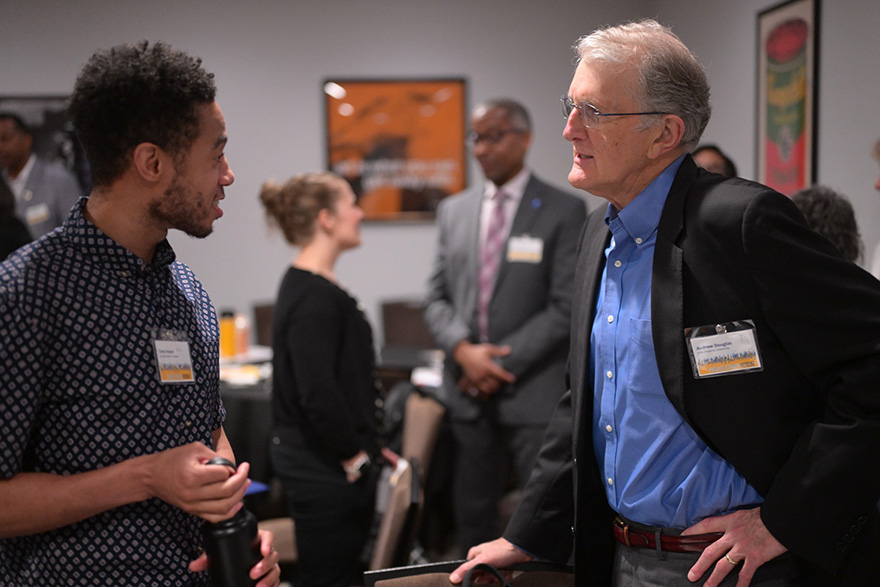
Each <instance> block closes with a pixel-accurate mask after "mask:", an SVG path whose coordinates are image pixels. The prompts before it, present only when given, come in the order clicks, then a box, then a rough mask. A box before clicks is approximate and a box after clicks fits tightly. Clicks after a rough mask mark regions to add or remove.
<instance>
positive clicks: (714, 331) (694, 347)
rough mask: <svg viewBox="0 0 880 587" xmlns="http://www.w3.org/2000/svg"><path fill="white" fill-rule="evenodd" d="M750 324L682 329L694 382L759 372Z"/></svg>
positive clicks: (758, 355)
mask: <svg viewBox="0 0 880 587" xmlns="http://www.w3.org/2000/svg"><path fill="white" fill-rule="evenodd" d="M755 332H756V329H755V323H754V322H753V321H751V320H736V321H734V322H723V323H721V324H709V325H707V326H694V327H691V328H685V329H684V338H685V341H686V342H687V347H688V355H690V358H691V367H692V368H693V371H694V377H695V378H696V379H704V378H706V377H720V376H722V375H736V374H739V373H751V372H753V371H763V370H764V364H763V363H762V361H761V349H760V348H758V337H757V335H756V334H755Z"/></svg>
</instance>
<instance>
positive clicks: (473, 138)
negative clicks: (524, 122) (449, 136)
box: [467, 128, 528, 145]
mask: <svg viewBox="0 0 880 587" xmlns="http://www.w3.org/2000/svg"><path fill="white" fill-rule="evenodd" d="M525 132H528V131H526V130H522V129H519V128H507V129H504V130H496V131H494V132H490V133H487V134H484V135H481V134H478V133H475V132H469V133H468V134H467V142H468V144H470V145H476V144H477V143H486V144H488V145H497V144H498V143H500V142H501V141H502V139H504V137H506V136H507V135H518V134H523V133H525Z"/></svg>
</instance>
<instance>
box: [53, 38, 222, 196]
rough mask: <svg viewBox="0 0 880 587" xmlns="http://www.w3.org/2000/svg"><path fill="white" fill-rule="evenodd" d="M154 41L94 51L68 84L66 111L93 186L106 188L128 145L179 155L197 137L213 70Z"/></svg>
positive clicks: (125, 160) (119, 170) (123, 164)
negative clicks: (150, 146) (70, 89)
mask: <svg viewBox="0 0 880 587" xmlns="http://www.w3.org/2000/svg"><path fill="white" fill-rule="evenodd" d="M201 63H202V62H201V59H196V58H193V57H190V56H188V55H187V54H185V53H182V52H180V51H176V50H174V49H172V48H171V47H170V46H169V45H167V44H165V43H162V42H157V43H154V44H153V45H150V43H149V42H148V41H142V42H140V43H138V44H137V45H118V46H116V47H113V48H111V49H109V50H101V51H98V52H96V53H95V54H94V55H92V57H91V58H90V59H89V61H88V63H86V65H85V67H83V70H82V72H81V73H80V75H79V77H78V78H77V80H76V84H75V85H74V89H73V95H72V96H71V98H70V105H69V107H68V113H69V115H70V119H71V121H72V122H73V126H74V128H75V129H76V133H77V136H78V137H79V140H80V142H81V143H82V146H83V149H84V150H85V153H86V158H87V159H88V162H89V167H90V172H91V178H92V185H94V186H96V187H107V186H109V185H111V184H112V183H113V182H114V181H116V180H117V179H119V178H120V177H121V176H122V174H123V173H124V172H125V170H126V169H127V168H128V165H129V161H130V157H131V154H132V152H133V151H134V148H135V147H136V146H137V145H139V144H141V143H145V142H147V143H153V144H155V145H157V146H159V147H160V148H162V149H163V150H165V151H166V152H168V153H169V154H171V156H172V157H174V159H175V161H178V160H180V159H181V158H182V154H183V152H184V151H185V150H186V149H187V148H189V146H190V145H191V144H192V141H193V140H195V138H196V137H197V136H198V131H199V128H198V126H199V122H198V106H199V105H202V104H209V103H211V102H213V101H214V97H215V95H216V93H217V88H216V87H215V85H214V74H212V73H208V72H207V71H205V69H204V68H203V67H202V65H201Z"/></svg>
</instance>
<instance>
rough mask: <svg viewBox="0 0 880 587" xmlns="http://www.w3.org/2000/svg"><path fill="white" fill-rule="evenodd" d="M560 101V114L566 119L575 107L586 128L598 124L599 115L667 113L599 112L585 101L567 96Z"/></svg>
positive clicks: (594, 126)
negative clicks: (577, 102) (576, 100)
mask: <svg viewBox="0 0 880 587" xmlns="http://www.w3.org/2000/svg"><path fill="white" fill-rule="evenodd" d="M560 100H561V101H562V116H563V118H565V119H566V120H568V119H569V117H570V116H571V111H572V110H575V109H577V111H578V113H579V114H580V119H581V123H582V124H583V125H584V126H585V127H587V128H596V127H597V126H599V118H600V117H601V116H649V115H654V114H658V115H659V114H669V113H668V112H615V113H608V112H599V110H598V109H597V108H596V107H595V106H593V105H592V104H589V103H587V102H581V103H580V104H575V102H574V100H572V99H571V98H569V97H568V96H563V97H561V98H560Z"/></svg>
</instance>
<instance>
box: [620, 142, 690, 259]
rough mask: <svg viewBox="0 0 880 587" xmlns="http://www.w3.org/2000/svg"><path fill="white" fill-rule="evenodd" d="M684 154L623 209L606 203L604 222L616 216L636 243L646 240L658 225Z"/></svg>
mask: <svg viewBox="0 0 880 587" xmlns="http://www.w3.org/2000/svg"><path fill="white" fill-rule="evenodd" d="M684 158H685V156H684V155H682V156H681V157H679V158H678V159H676V160H675V161H673V162H672V163H671V164H670V165H669V166H668V167H667V168H666V169H664V170H663V171H661V172H660V175H658V176H657V177H655V178H654V179H653V181H651V183H649V184H648V185H647V187H645V189H643V190H642V191H641V192H639V194H638V195H637V196H636V197H635V198H633V200H632V201H631V202H630V203H629V204H627V205H626V207H625V208H624V209H623V210H618V209H617V208H615V207H614V206H613V205H612V204H608V211H607V212H606V213H605V224H607V225H610V224H611V222H612V221H613V220H614V219H616V218H618V219H620V222H621V224H622V225H623V227H624V229H625V230H626V232H627V233H628V234H629V236H630V237H632V239H633V240H634V241H636V242H637V243H642V242H646V241H647V240H648V238H650V237H651V235H652V234H653V233H654V232H655V231H656V230H657V227H658V226H659V225H660V216H661V215H662V213H663V206H664V205H665V204H666V197H667V196H668V195H669V189H670V188H671V187H672V182H673V181H674V180H675V174H676V173H678V168H679V167H680V166H681V162H682V161H684Z"/></svg>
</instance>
